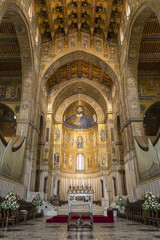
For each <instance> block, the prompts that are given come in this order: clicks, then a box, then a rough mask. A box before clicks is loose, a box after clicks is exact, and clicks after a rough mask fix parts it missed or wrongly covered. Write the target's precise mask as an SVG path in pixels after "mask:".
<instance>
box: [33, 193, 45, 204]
mask: <svg viewBox="0 0 160 240" xmlns="http://www.w3.org/2000/svg"><path fill="white" fill-rule="evenodd" d="M32 203H33V205H35V206H36V207H39V206H42V205H43V201H42V199H41V196H40V194H39V193H38V194H36V196H35V197H34V198H33V200H32Z"/></svg>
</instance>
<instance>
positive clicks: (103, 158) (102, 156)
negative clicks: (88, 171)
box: [101, 152, 106, 166]
mask: <svg viewBox="0 0 160 240" xmlns="http://www.w3.org/2000/svg"><path fill="white" fill-rule="evenodd" d="M101 159H102V165H103V166H105V165H106V153H105V152H101Z"/></svg>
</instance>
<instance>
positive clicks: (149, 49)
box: [138, 14, 160, 73]
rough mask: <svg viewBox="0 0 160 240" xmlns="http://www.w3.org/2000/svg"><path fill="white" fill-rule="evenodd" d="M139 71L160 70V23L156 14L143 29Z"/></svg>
mask: <svg viewBox="0 0 160 240" xmlns="http://www.w3.org/2000/svg"><path fill="white" fill-rule="evenodd" d="M138 71H139V73H141V72H142V73H143V72H155V73H157V72H160V24H159V22H158V19H157V17H156V15H155V14H153V15H152V16H151V17H150V18H149V19H148V21H147V23H146V24H145V26H144V29H143V35H142V41H141V46H140V52H139V63H138Z"/></svg>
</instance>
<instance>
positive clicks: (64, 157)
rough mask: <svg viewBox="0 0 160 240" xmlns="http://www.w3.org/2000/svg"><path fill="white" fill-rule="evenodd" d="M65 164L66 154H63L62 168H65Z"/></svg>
mask: <svg viewBox="0 0 160 240" xmlns="http://www.w3.org/2000/svg"><path fill="white" fill-rule="evenodd" d="M66 162H67V157H66V153H64V156H63V167H64V168H66Z"/></svg>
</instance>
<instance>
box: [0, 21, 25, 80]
mask: <svg viewBox="0 0 160 240" xmlns="http://www.w3.org/2000/svg"><path fill="white" fill-rule="evenodd" d="M21 71H22V70H21V56H20V48H19V45H18V39H17V35H16V30H15V27H14V25H13V24H12V23H11V22H10V20H9V19H8V18H7V17H4V18H3V20H2V23H1V24H0V75H1V76H3V75H4V76H5V75H21Z"/></svg>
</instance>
